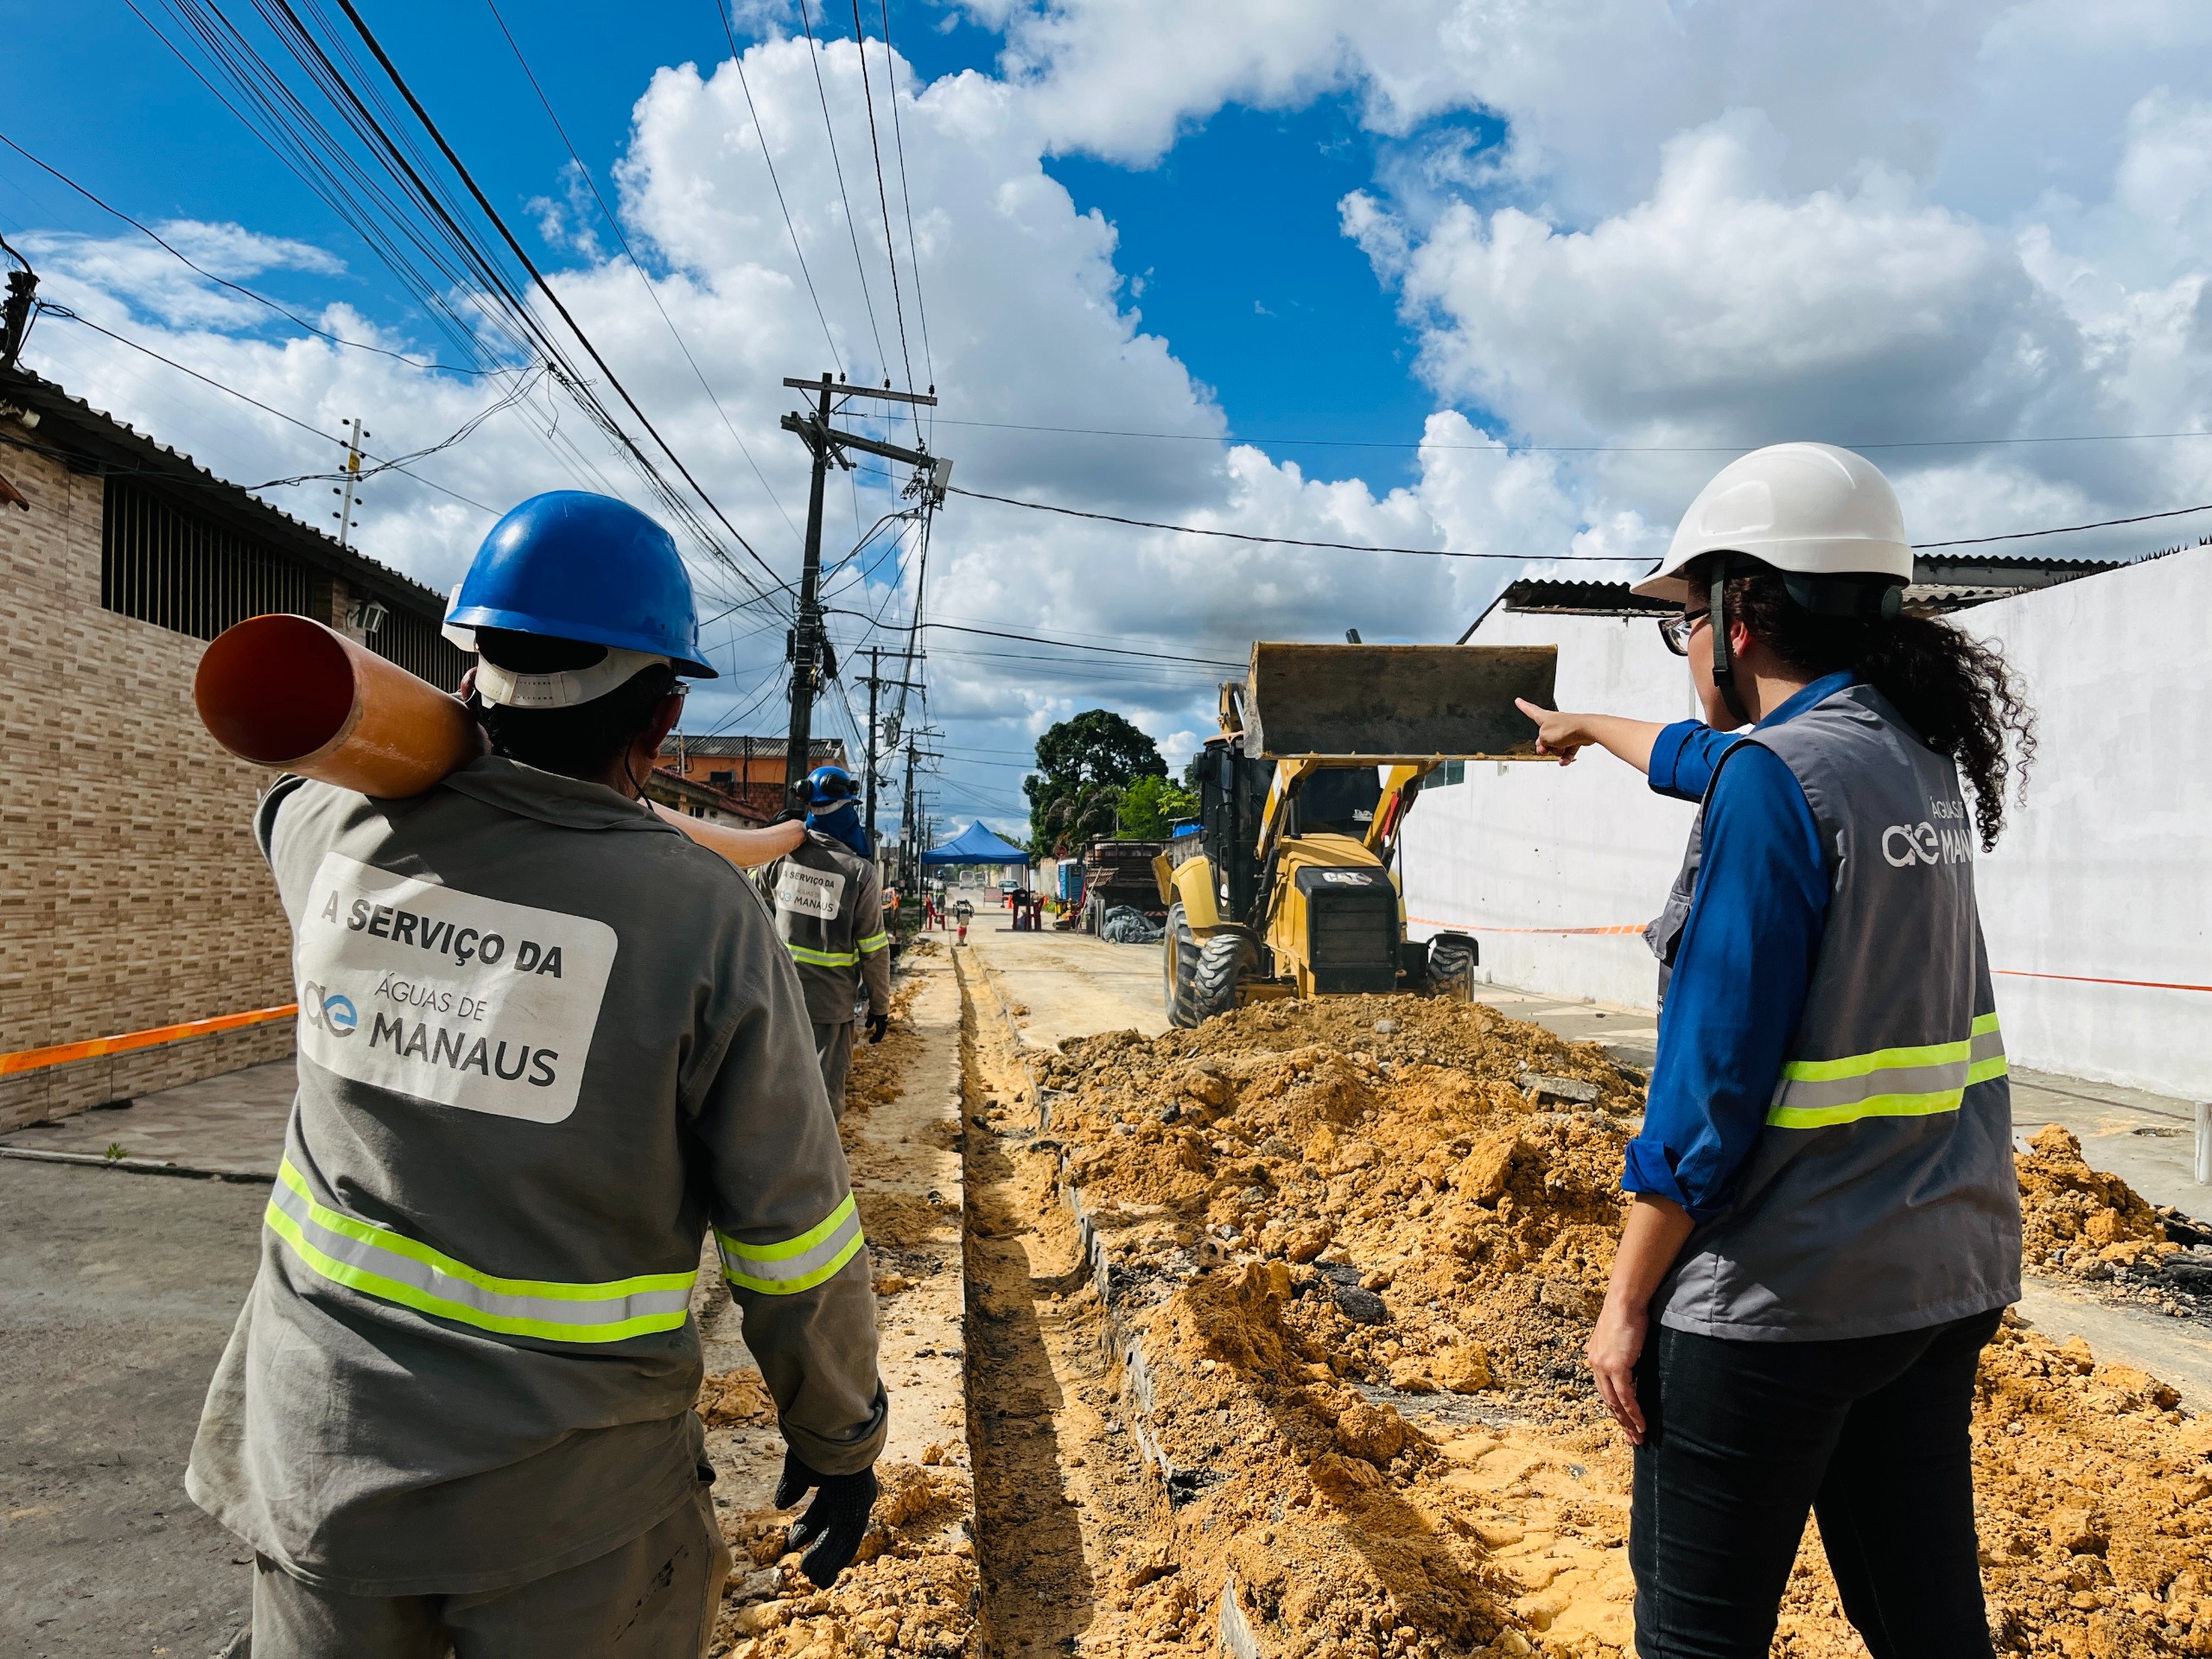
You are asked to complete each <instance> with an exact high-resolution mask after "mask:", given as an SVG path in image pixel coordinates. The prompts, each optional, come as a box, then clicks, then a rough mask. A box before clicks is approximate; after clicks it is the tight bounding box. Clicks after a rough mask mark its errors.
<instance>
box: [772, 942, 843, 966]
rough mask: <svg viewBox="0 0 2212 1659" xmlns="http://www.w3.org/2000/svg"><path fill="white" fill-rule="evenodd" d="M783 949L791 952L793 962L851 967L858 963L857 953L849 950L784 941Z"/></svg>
mask: <svg viewBox="0 0 2212 1659" xmlns="http://www.w3.org/2000/svg"><path fill="white" fill-rule="evenodd" d="M784 949H785V950H788V951H790V952H791V960H792V961H793V962H804V963H808V964H810V966H813V967H816V968H852V967H856V966H857V965H858V964H859V963H860V957H859V955H858V954H857V953H856V952H855V951H851V950H810V949H808V948H807V947H806V946H805V945H803V944H792V943H791V941H790V940H789V939H785V941H784Z"/></svg>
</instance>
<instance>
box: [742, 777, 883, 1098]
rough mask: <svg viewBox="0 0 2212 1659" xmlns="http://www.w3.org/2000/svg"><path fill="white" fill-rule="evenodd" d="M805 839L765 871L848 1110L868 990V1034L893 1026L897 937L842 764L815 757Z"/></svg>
mask: <svg viewBox="0 0 2212 1659" xmlns="http://www.w3.org/2000/svg"><path fill="white" fill-rule="evenodd" d="M806 791H807V794H806V799H807V814H806V831H807V833H806V840H805V841H804V842H802V843H801V844H800V845H799V847H798V849H796V850H795V851H793V852H791V853H790V854H788V855H785V857H782V858H779V859H778V860H777V861H775V862H774V863H772V864H771V865H769V866H768V867H767V868H766V869H764V870H762V871H761V872H760V890H761V891H762V892H763V893H767V894H769V895H770V897H771V899H772V903H773V905H774V907H775V912H776V932H777V934H778V935H779V937H780V938H782V940H783V942H784V949H785V950H788V951H789V952H790V953H791V962H792V963H793V964H794V965H795V966H796V967H797V968H798V981H799V983H800V984H801V985H803V986H804V987H805V988H806V1013H807V1018H808V1019H809V1020H810V1021H811V1022H812V1024H813V1027H814V1051H815V1054H816V1057H817V1059H818V1060H819V1061H820V1063H821V1066H822V1084H823V1088H824V1089H826V1090H828V1091H829V1107H830V1109H831V1110H832V1111H833V1112H835V1113H836V1116H839V1117H841V1118H842V1116H844V1115H845V1078H846V1077H847V1076H848V1075H849V1073H850V1072H851V1071H852V1069H853V1025H854V1021H855V1018H856V1016H857V1014H858V1012H859V1008H860V1003H861V996H862V994H863V992H865V994H866V996H867V1000H868V1041H870V1042H872V1043H877V1042H881V1041H882V1040H883V1034H884V1033H885V1032H887V1031H888V1030H889V1029H890V1027H891V936H890V935H889V934H888V933H887V932H885V931H884V919H883V887H882V878H881V877H880V875H879V874H877V871H876V868H875V849H874V848H872V847H870V846H869V845H868V830H867V829H865V828H864V827H863V826H862V825H861V815H860V810H859V808H858V806H857V805H856V804H855V803H856V801H857V800H858V798H859V791H858V788H857V786H856V785H855V784H854V782H853V779H852V774H851V773H850V772H847V771H846V770H845V769H844V768H843V767H842V766H817V767H816V768H815V769H814V770H813V771H812V772H809V773H808V774H807V779H806Z"/></svg>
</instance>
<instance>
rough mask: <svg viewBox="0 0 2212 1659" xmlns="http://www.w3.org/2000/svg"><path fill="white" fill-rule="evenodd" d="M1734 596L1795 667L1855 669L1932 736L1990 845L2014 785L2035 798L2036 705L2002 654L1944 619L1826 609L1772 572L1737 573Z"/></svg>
mask: <svg viewBox="0 0 2212 1659" xmlns="http://www.w3.org/2000/svg"><path fill="white" fill-rule="evenodd" d="M1727 601H1728V613H1729V615H1730V616H1732V617H1740V618H1742V619H1743V622H1744V626H1745V627H1747V628H1749V629H1750V630H1751V635H1752V637H1753V638H1754V639H1758V640H1759V641H1761V642H1762V643H1763V644H1764V645H1766V646H1767V648H1768V649H1769V650H1770V651H1772V652H1774V654H1775V655H1776V656H1777V657H1779V658H1782V660H1783V662H1785V663H1787V664H1789V666H1790V667H1792V668H1795V669H1796V670H1798V671H1800V672H1802V673H1806V674H1810V675H1815V676H1818V675H1821V674H1832V673H1834V672H1835V671H1837V670H1839V669H1849V670H1850V671H1852V672H1853V673H1854V674H1856V675H1858V676H1859V678H1861V679H1863V680H1865V681H1866V683H1868V684H1870V685H1872V687H1873V688H1874V689H1875V690H1878V691H1879V692H1880V693H1881V694H1882V695H1883V696H1885V697H1887V698H1888V699H1889V700H1890V702H1891V703H1892V704H1893V705H1895V707H1896V709H1897V713H1898V714H1900V715H1904V720H1905V723H1906V724H1907V725H1909V726H1910V727H1911V728H1912V729H1913V730H1914V731H1915V732H1916V733H1917V734H1919V736H1920V739H1921V741H1923V742H1924V743H1926V744H1927V745H1928V747H1930V748H1931V749H1934V750H1935V751H1936V753H1939V754H1946V755H1948V756H1949V757H1950V758H1951V760H1952V761H1953V763H1954V764H1955V765H1956V766H1957V767H1958V769H1959V774H1960V777H1961V779H1963V781H1964V782H1965V784H1966V786H1967V789H1968V790H1969V791H1971V792H1972V794H1973V796H1974V827H1975V828H1976V829H1978V830H1980V835H1981V849H1982V851H1984V852H1988V851H1990V850H1991V849H1993V848H1995V846H1996V845H1997V837H1998V835H1999V832H2000V831H2002V830H2003V829H2004V827H2005V785H2007V783H2012V785H2013V786H2014V788H2015V789H2016V790H2017V791H2018V796H2019V798H2022V799H2024V798H2026V794H2027V785H2028V769H2029V767H2030V766H2031V764H2032V763H2033V761H2034V760H2035V753H2036V717H2035V711H2034V710H2033V709H2031V708H2030V707H2029V706H2028V702H2027V698H2026V696H2024V694H2023V691H2022V689H2021V686H2020V683H2019V679H2018V677H2017V676H2016V675H2015V674H2014V673H2013V671H2012V667H2011V665H2010V664H2007V663H2006V662H2005V654H2004V652H2001V651H1999V649H1998V648H1997V647H1996V646H1994V645H1986V644H1985V643H1983V642H1982V641H1981V640H1979V639H1974V637H1973V636H1971V635H1970V634H1968V633H1967V632H1965V631H1964V630H1963V629H1961V628H1959V627H1957V626H1955V625H1953V624H1952V623H1949V622H1946V621H1942V620H1939V619H1937V618H1935V617H1928V616H1898V617H1892V618H1889V619H1886V620H1885V619H1883V618H1879V617H1860V616H1827V615H1821V614H1820V613H1815V612H1813V611H1809V610H1808V609H1806V608H1805V607H1803V606H1802V605H1799V604H1797V603H1796V602H1795V601H1792V600H1791V599H1790V597H1789V592H1788V591H1787V589H1785V588H1783V582H1782V578H1781V577H1780V576H1778V575H1773V574H1772V573H1770V572H1766V571H1760V572H1756V573H1753V574H1750V575H1737V576H1731V577H1730V578H1729V579H1728V587H1727ZM2008 736H2009V738H2010V740H2011V741H2010V742H2009V744H2008V742H2007V741H2006V740H2007V738H2008Z"/></svg>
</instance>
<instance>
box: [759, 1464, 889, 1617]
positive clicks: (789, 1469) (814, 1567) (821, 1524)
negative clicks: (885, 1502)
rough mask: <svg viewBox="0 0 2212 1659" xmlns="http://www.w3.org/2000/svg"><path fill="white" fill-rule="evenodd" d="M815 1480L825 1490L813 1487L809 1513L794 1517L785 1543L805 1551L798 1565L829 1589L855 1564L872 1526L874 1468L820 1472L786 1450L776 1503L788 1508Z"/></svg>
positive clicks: (807, 1509) (808, 1489)
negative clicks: (869, 1526)
mask: <svg viewBox="0 0 2212 1659" xmlns="http://www.w3.org/2000/svg"><path fill="white" fill-rule="evenodd" d="M817 1486H818V1487H820V1488H821V1489H822V1490H821V1491H818V1492H815V1496H814V1502H813V1503H810V1504H808V1505H807V1506H806V1513H805V1514H804V1515H802V1516H799V1518H798V1520H797V1521H795V1522H792V1523H791V1538H790V1541H789V1542H788V1543H787V1544H786V1545H785V1548H789V1549H799V1550H804V1551H805V1552H806V1553H805V1554H804V1555H803V1556H801V1557H800V1558H799V1567H800V1570H801V1571H803V1572H804V1573H805V1574H806V1576H807V1577H808V1578H810V1579H811V1580H813V1581H814V1583H815V1586H816V1587H817V1588H818V1589H823V1590H827V1589H828V1588H829V1586H831V1585H833V1584H835V1583H836V1582H837V1575H838V1574H839V1573H842V1572H843V1571H844V1570H845V1569H846V1568H847V1567H850V1566H851V1565H852V1564H853V1557H854V1555H855V1554H857V1553H858V1552H859V1549H860V1547H861V1536H862V1535H863V1534H865V1533H866V1532H867V1531H868V1511H869V1510H872V1509H874V1507H875V1494H876V1484H875V1471H874V1469H872V1468H869V1469H863V1470H861V1471H860V1472H859V1473H858V1474H855V1475H823V1474H817V1473H816V1472H815V1471H813V1470H812V1469H810V1468H809V1467H808V1466H807V1464H806V1459H804V1458H802V1457H800V1456H799V1454H798V1452H792V1451H788V1450H787V1451H785V1453H784V1472H783V1475H782V1477H781V1478H779V1480H778V1481H777V1482H776V1507H777V1508H778V1509H779V1510H788V1509H789V1508H791V1505H792V1504H794V1503H798V1501H799V1499H801V1498H802V1497H805V1496H806V1495H807V1493H809V1492H810V1491H814V1489H815V1488H816V1487H817Z"/></svg>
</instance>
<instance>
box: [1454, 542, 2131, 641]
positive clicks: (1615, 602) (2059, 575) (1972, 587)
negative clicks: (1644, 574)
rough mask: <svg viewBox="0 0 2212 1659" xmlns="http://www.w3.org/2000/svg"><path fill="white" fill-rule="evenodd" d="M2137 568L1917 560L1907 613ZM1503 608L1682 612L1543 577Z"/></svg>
mask: <svg viewBox="0 0 2212 1659" xmlns="http://www.w3.org/2000/svg"><path fill="white" fill-rule="evenodd" d="M2153 556H2154V557H2158V556H2163V555H2153ZM2133 563H2139V561H2137V560H2133V559H2056V558H2042V557H2036V556H2028V555H2021V554H1959V555H1951V554H1929V553H1921V554H1916V555H1915V556H1914V557H1913V561H1912V575H1913V580H1912V582H1911V584H1910V586H1909V587H1907V588H1906V589H1905V590H1904V603H1905V608H1906V609H1907V610H1909V611H1913V612H1917V613H1921V614H1923V615H1925V614H1929V613H1938V612H1949V611H1963V610H1967V609H1968V608H1970V607H1974V606H1976V605H1986V604H1987V603H1989V602H1990V601H1992V600H1996V599H2007V598H2010V597H2011V596H2012V594H2019V593H2025V592H2028V591H2030V590H2031V589H2033V588H2051V587H2056V585H2057V584H2059V583H2060V582H2075V581H2078V580H2080V579H2081V578H2082V577H2083V576H2091V575H2098V574H2100V573H2101V572H2103V571H2107V570H2118V569H2123V568H2125V567H2126V566H2127V565H2129V564H2133ZM1499 602H1500V603H1502V604H1503V606H1504V607H1505V608H1506V609H1507V610H1509V611H1515V612H1520V613H1526V614H1534V615H1543V616H1670V615H1673V614H1674V613H1676V612H1677V611H1679V610H1680V609H1681V607H1680V606H1678V605H1675V604H1671V603H1669V601H1664V600H1657V599H1646V598H1643V597H1642V596H1640V595H1638V594H1633V593H1630V591H1629V584H1628V583H1627V582H1553V581H1548V580H1545V579H1543V578H1541V577H1532V578H1529V579H1528V580H1524V581H1521V582H1512V583H1510V584H1509V585H1508V586H1507V588H1506V589H1505V592H1504V594H1503V595H1502V596H1501V598H1500V601H1499ZM1470 632H1472V631H1471V630H1470Z"/></svg>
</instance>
